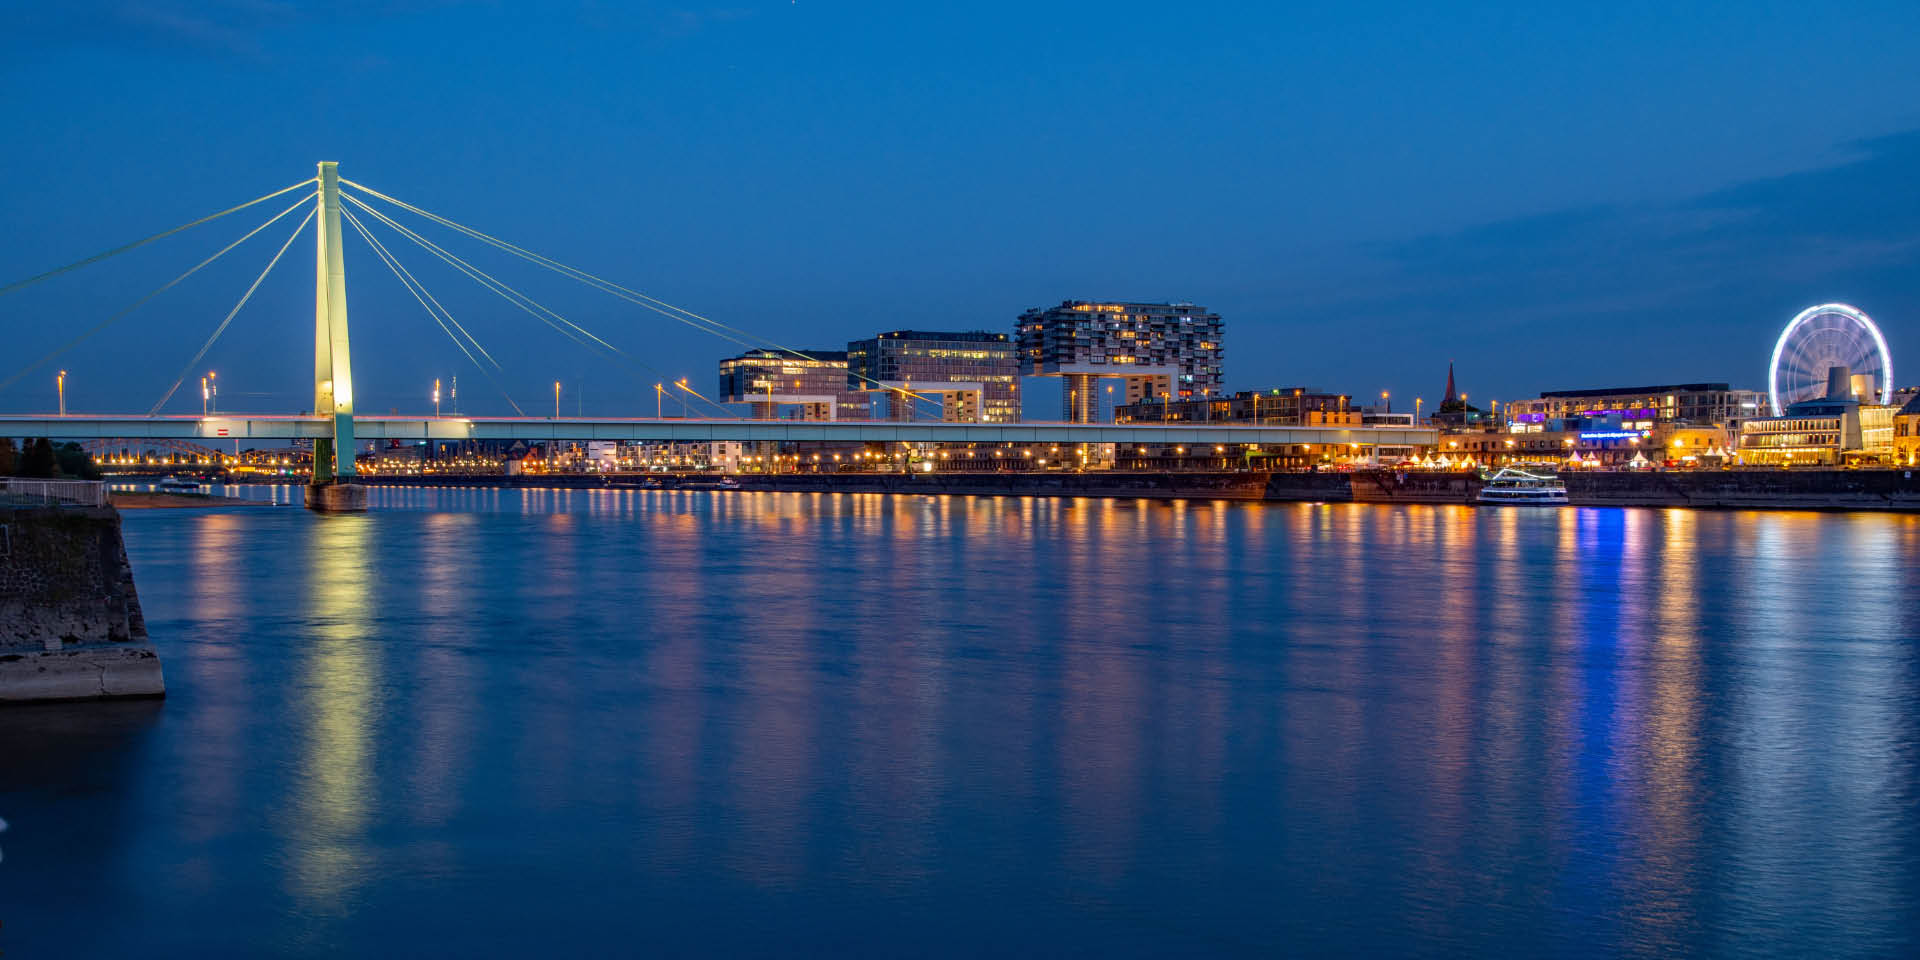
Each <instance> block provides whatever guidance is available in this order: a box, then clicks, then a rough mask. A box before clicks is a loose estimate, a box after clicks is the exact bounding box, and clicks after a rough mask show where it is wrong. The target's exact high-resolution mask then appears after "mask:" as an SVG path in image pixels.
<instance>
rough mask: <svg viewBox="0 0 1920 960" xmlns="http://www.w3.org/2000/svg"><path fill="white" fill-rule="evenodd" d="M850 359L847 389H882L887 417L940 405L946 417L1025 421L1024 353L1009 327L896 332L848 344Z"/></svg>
mask: <svg viewBox="0 0 1920 960" xmlns="http://www.w3.org/2000/svg"><path fill="white" fill-rule="evenodd" d="M846 357H847V383H846V387H847V389H848V390H852V391H857V392H864V393H865V394H867V395H868V396H874V395H878V396H879V398H880V399H879V400H878V401H876V402H877V403H880V404H884V405H885V409H886V414H885V415H886V417H887V419H890V420H913V419H916V418H915V416H914V414H915V413H916V412H919V413H921V414H922V415H925V414H926V413H930V412H931V411H930V410H928V409H926V408H927V407H928V406H931V405H932V404H937V405H938V406H939V414H940V419H942V420H945V421H949V422H980V423H1018V422H1019V420H1020V359H1019V357H1018V356H1016V355H1015V352H1014V346H1013V342H1012V341H1011V340H1010V339H1009V338H1008V337H1007V335H1006V334H1004V333H988V332H987V331H984V330H969V331H959V332H929V331H924V330H894V331H891V332H889V333H882V334H879V335H877V336H874V337H871V338H869V339H866V340H855V341H853V342H852V343H849V344H847V352H846ZM916 408H918V409H916ZM874 412H875V413H876V414H877V413H878V412H879V411H877V410H876V411H874Z"/></svg>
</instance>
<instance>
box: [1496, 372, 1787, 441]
mask: <svg viewBox="0 0 1920 960" xmlns="http://www.w3.org/2000/svg"><path fill="white" fill-rule="evenodd" d="M1510 412H1511V414H1512V416H1511V419H1513V420H1514V421H1516V422H1519V423H1536V424H1537V423H1544V422H1546V421H1548V420H1563V419H1570V418H1582V417H1585V418H1594V417H1606V416H1616V417H1619V418H1620V420H1621V421H1622V422H1623V423H1625V424H1626V425H1627V426H1628V427H1630V428H1634V429H1642V430H1646V429H1652V428H1653V427H1654V425H1656V424H1661V423H1673V422H1684V423H1700V424H1726V423H1735V422H1738V421H1740V420H1743V419H1746V418H1748V417H1758V416H1765V415H1766V413H1767V395H1766V394H1765V393H1764V392H1762V391H1759V390H1735V389H1733V387H1732V386H1731V385H1730V384H1725V383H1671V384H1659V385H1655V386H1645V387H1606V388H1601V389H1597V390H1549V391H1547V392H1544V393H1542V394H1540V397H1539V399H1537V400H1521V401H1517V402H1515V403H1514V404H1513V406H1512V407H1511V409H1510Z"/></svg>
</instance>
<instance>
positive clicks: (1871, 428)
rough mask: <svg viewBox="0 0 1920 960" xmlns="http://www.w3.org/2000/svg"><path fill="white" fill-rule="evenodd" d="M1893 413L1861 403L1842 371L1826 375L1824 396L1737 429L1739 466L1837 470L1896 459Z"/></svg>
mask: <svg viewBox="0 0 1920 960" xmlns="http://www.w3.org/2000/svg"><path fill="white" fill-rule="evenodd" d="M1896 412H1897V411H1896V408H1894V407H1892V406H1888V405H1885V404H1878V403H1861V402H1860V399H1859V397H1857V396H1856V395H1855V394H1854V383H1853V376H1852V374H1851V373H1850V372H1849V371H1848V369H1847V368H1846V367H1843V366H1835V367H1831V368H1829V370H1828V379H1827V395H1826V396H1824V397H1819V398H1816V399H1812V400H1802V401H1800V402H1799V403H1792V404H1788V405H1787V409H1786V411H1785V412H1784V413H1783V414H1782V415H1780V416H1777V417H1756V418H1754V419H1751V420H1746V421H1742V422H1741V424H1740V461H1741V462H1742V463H1746V464H1755V465H1761V466H1835V465H1838V464H1842V463H1847V462H1856V461H1862V460H1865V461H1888V460H1892V459H1893V457H1894V451H1895V444H1894V421H1895V419H1896Z"/></svg>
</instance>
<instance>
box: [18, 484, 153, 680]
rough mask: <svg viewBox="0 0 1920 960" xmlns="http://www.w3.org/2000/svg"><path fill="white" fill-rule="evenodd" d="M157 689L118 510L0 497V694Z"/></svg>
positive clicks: (145, 626) (107, 507)
mask: <svg viewBox="0 0 1920 960" xmlns="http://www.w3.org/2000/svg"><path fill="white" fill-rule="evenodd" d="M165 692H166V685H165V683H164V681H163V680H162V678H161V673H160V657H159V655H158V654H157V653H156V652H155V651H154V648H153V644H152V643H151V642H150V641H149V640H148V638H147V624H146V619H145V618H144V617H143V616H142V614H141V611H140V597H139V595H138V594H137V593H136V592H135V591H134V587H133V568H132V567H131V566H129V565H128V563H127V551H126V545H125V543H124V542H123V541H122V540H121V535H120V514H119V513H118V512H117V511H116V510H114V509H113V508H112V507H110V506H84V505H80V504H77V503H73V502H66V503H59V504H55V505H40V506H31V507H18V506H0V704H5V703H15V702H22V701H35V700H92V699H101V698H107V697H158V696H162V695H164V694H165Z"/></svg>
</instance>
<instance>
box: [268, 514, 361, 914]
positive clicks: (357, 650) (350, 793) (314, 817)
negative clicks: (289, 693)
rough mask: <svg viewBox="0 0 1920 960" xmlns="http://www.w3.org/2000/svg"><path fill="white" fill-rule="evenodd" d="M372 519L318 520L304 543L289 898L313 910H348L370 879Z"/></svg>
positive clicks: (335, 517)
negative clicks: (299, 731) (301, 725)
mask: <svg viewBox="0 0 1920 960" xmlns="http://www.w3.org/2000/svg"><path fill="white" fill-rule="evenodd" d="M378 522H379V519H378V518H376V517H372V516H334V517H317V518H314V521H313V525H312V527H311V536H310V539H309V541H308V555H307V562H306V564H305V566H304V568H303V573H304V575H305V576H306V582H305V584H303V586H304V590H303V591H302V592H303V593H304V594H305V596H306V599H307V604H306V617H305V619H306V622H307V624H308V625H309V626H310V627H311V631H312V632H311V635H310V636H309V637H308V638H307V642H308V647H307V649H306V650H305V651H304V653H305V662H304V664H303V669H302V673H301V675H300V677H299V683H300V685H301V687H302V688H303V689H304V692H305V704H304V708H305V713H306V721H307V722H306V736H305V744H304V750H303V755H302V757H301V760H300V779H299V787H298V789H297V792H296V796H295V798H294V806H295V809H296V810H297V817H298V822H297V823H295V824H293V825H292V829H291V830H290V831H289V840H290V841H291V842H292V844H293V849H292V850H291V851H290V861H291V864H292V876H291V877H290V878H289V879H290V881H291V882H292V885H293V890H292V892H293V894H294V895H295V896H297V897H299V898H300V899H301V900H302V901H304V902H305V904H306V905H307V906H308V907H309V908H310V909H313V910H317V911H323V912H333V911H337V910H340V909H343V908H344V907H345V905H346V904H345V900H346V898H347V896H348V894H349V893H351V891H353V890H354V889H355V888H357V887H358V886H360V885H361V884H362V883H364V882H366V880H367V873H368V869H369V867H370V866H371V865H370V864H369V862H368V860H369V857H368V854H367V852H366V829H367V820H368V805H369V801H370V799H371V798H372V797H373V796H374V795H375V794H376V792H377V785H376V784H375V783H374V782H373V762H372V751H373V745H372V742H371V741H372V737H373V731H372V730H371V729H369V727H370V725H371V724H372V723H373V715H372V706H373V705H372V700H373V690H374V687H375V684H376V681H377V675H378V672H379V667H380V661H379V658H378V657H377V656H375V655H374V654H373V652H372V651H371V650H370V649H369V648H368V646H367V639H368V637H367V620H366V618H367V616H368V614H369V611H368V605H369V603H370V602H371V601H372V600H373V597H372V595H371V591H370V589H369V588H370V584H371V582H372V577H373V571H372V567H371V565H372V563H373V559H374V558H373V556H372V555H371V550H370V546H371V540H372V538H373V530H374V524H376V523H378Z"/></svg>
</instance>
